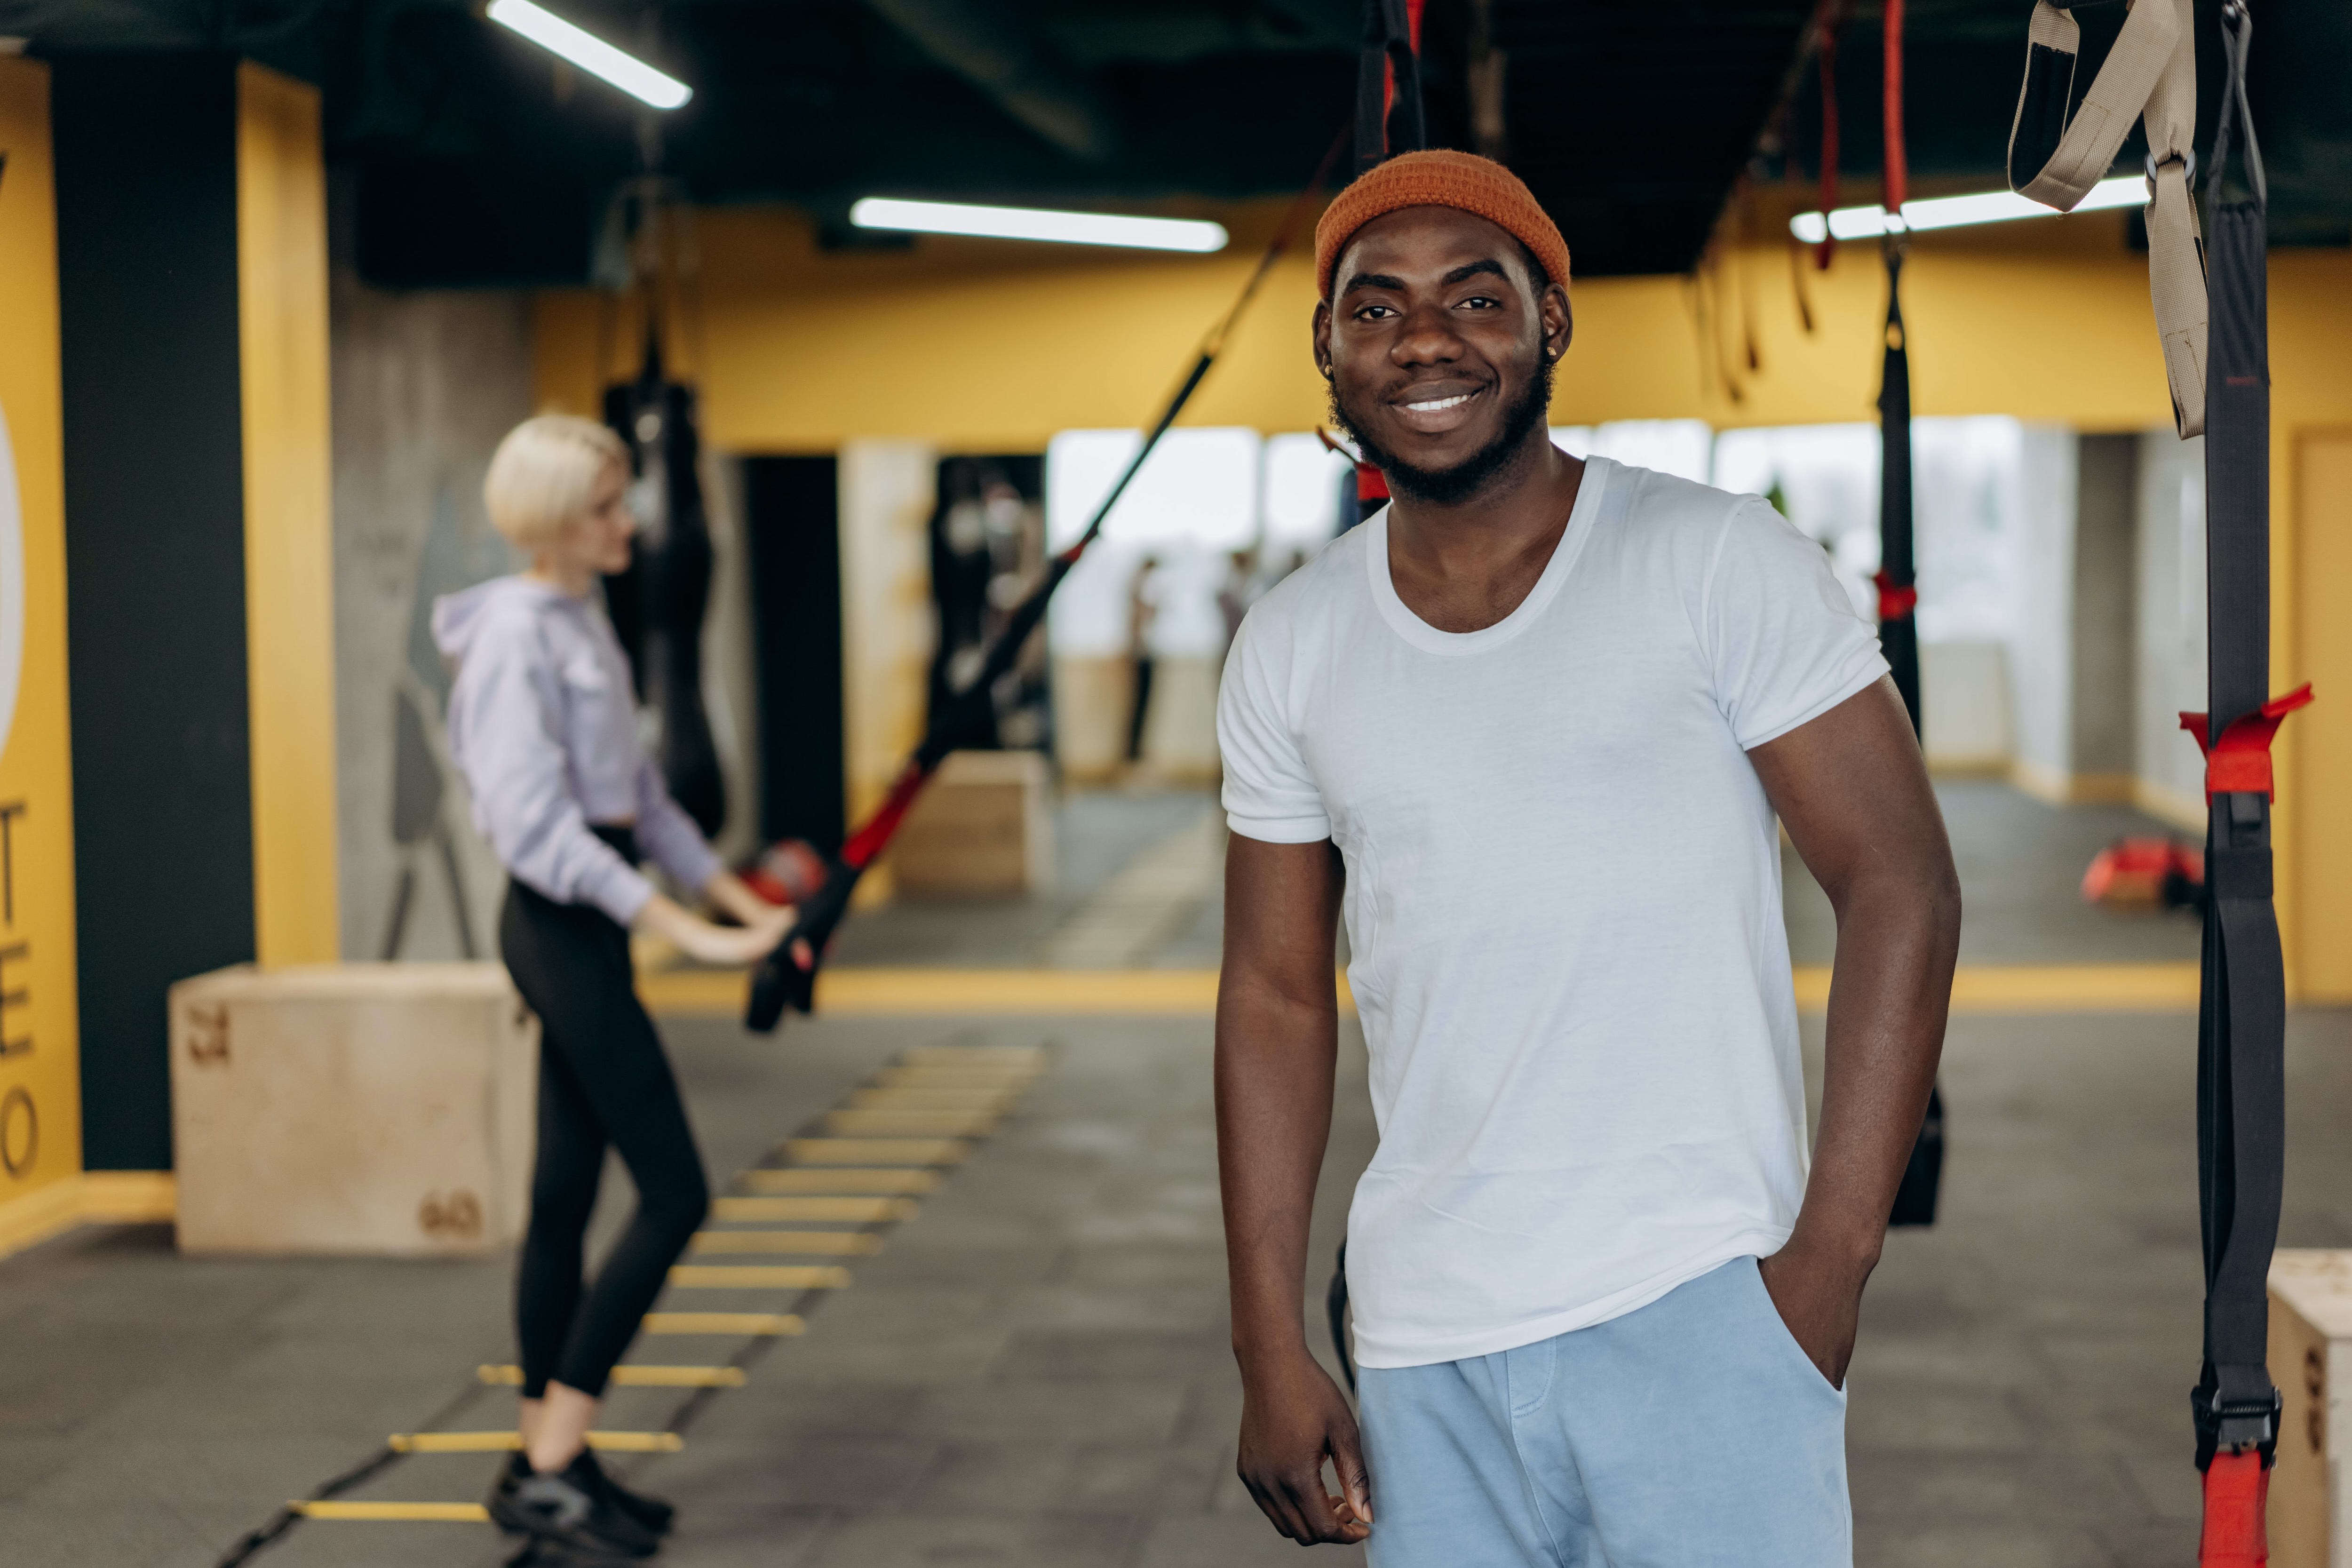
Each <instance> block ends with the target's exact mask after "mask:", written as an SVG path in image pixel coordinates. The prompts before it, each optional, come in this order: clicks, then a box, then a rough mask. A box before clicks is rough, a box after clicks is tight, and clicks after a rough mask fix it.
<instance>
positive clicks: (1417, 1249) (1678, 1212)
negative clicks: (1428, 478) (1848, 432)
mask: <svg viewBox="0 0 2352 1568" xmlns="http://www.w3.org/2000/svg"><path fill="white" fill-rule="evenodd" d="M1885 670H1886V663H1885V659H1883V658H1880V656H1879V651H1878V641H1877V637H1876V635H1875V633H1874V629H1873V628H1872V627H1871V626H1868V625H1866V624H1865V623H1864V622H1863V621H1862V620H1860V619H1859V618H1857V617H1856V616H1855V615H1854V612H1853V605H1852V603H1851V602H1850V601H1849V600H1848V598H1847V597H1846V594H1845V590H1844V589H1843V588H1842V587H1840V586H1839V585H1838V582H1837V579H1836V578H1835V577H1834V576H1833V575H1832V574H1831V571H1830V564H1829V560H1828V557H1827V556H1826V555H1825V554H1824V553H1823V552H1822V548H1821V546H1819V545H1818V544H1815V543H1813V542H1811V541H1810V540H1808V539H1806V538H1805V537H1804V536H1803V535H1801V534H1800V533H1798V532H1797V531H1796V530H1794V529H1792V528H1790V526H1789V525H1788V524H1787V523H1786V522H1784V521H1781V520H1780V517H1779V516H1778V515H1777V514H1776V513H1775V512H1774V511H1773V510H1772V509H1771V508H1770V507H1769V506H1768V505H1767V504H1766V503H1765V502H1764V501H1762V500H1759V499H1758V498H1756V497H1754V496H1733V495H1728V494H1726V493H1725V492H1723V491H1721V490H1717V489H1708V488H1707V487H1706V486H1704V485H1697V484H1693V483H1690V482H1689V481H1687V480H1684V479H1674V478H1671V477H1669V476H1667V475H1664V474H1657V473H1652V472H1650V471H1649V470H1647V469H1643V468H1627V467H1625V466H1623V465H1622V464H1618V463H1612V462H1610V461H1609V460H1607V459H1605V458H1592V459H1591V460H1590V462H1589V464H1588V466H1587V468H1586V469H1585V473H1584V483H1583V488H1582V489H1581V491H1580V494H1579V495H1578V497H1577V500H1576V506H1575V510H1574V511H1573V512H1572V513H1571V515H1570V519H1569V525H1568V530H1567V532H1566V533H1565V535H1564V536H1563V537H1562V538H1561V540H1560V542H1559V548H1558V549H1557V550H1556V551H1555V552H1553V554H1552V558H1551V561H1550V563H1549V565H1547V566H1546V567H1545V568H1544V573H1543V575H1542V577H1541V578H1539V579H1538V581H1537V583H1536V585H1535V588H1534V590H1533V591H1532V592H1530V593H1529V594H1528V596H1527V599H1526V602H1525V603H1523V604H1521V605H1519V607H1518V608H1517V609H1516V610H1514V611H1512V612H1511V614H1510V615H1509V616H1507V617H1505V618H1504V619H1503V620H1502V621H1500V622H1498V623H1496V625H1494V626H1488V627H1487V628H1486V629H1485V630H1484V631H1476V632H1462V633H1454V632H1442V631H1439V630H1437V629H1435V628H1434V627H1433V626H1429V625H1428V624H1427V623H1426V622H1424V621H1423V620H1422V619H1421V618H1420V617H1418V616H1415V615H1414V614H1413V613H1412V611H1411V610H1409V609H1407V608H1406V607H1405V605H1404V603H1403V601H1402V600H1401V599H1399V598H1398V597H1397V594H1396V589H1395V587H1394V586H1393V585H1392V584H1391V582H1390V579H1389V561H1388V514H1387V513H1386V512H1385V511H1383V512H1382V513H1381V514H1380V515H1379V516H1377V517H1374V518H1372V519H1371V520H1370V521H1367V522H1366V523H1365V524H1364V525H1363V526H1362V527H1360V528H1358V529H1355V530H1353V531H1350V532H1349V533H1347V534H1344V535H1342V536H1341V537H1340V538H1339V540H1338V541H1336V542H1333V543H1332V544H1331V545H1330V546H1328V548H1327V549H1325V550H1324V551H1323V552H1322V553H1321V554H1320V555H1318V557H1317V558H1316V559H1315V560H1314V562H1313V563H1310V564H1308V565H1307V566H1306V567H1304V568H1302V569H1301V570H1299V571H1298V572H1297V573H1294V574H1292V575H1291V576H1290V577H1289V578H1288V579H1287V580H1286V581H1285V582H1284V583H1283V584H1281V585H1280V586H1279V587H1277V588H1276V589H1275V590H1274V591H1273V592H1271V593H1269V594H1268V595H1266V596H1265V598H1264V599H1262V600H1260V601H1259V602H1258V603H1257V605H1255V607H1253V608H1252V609H1251V611H1250V614H1249V616H1248V618H1247V620H1245V621H1244V623H1243V625H1242V629H1241V634H1240V636H1239V637H1237V638H1236V639H1235V640H1234V648H1233V652H1232V653H1231V655H1230V656H1228V658H1227V659H1226V662H1225V673H1224V684H1223V691H1222V693H1221V694H1220V696H1219V700H1218V711H1217V735H1218V740H1219V742H1220V744H1221V745H1222V746H1223V752H1224V766H1225V784H1224V805H1225V810H1226V814H1227V818H1228V820H1229V821H1230V823H1231V825H1232V827H1233V830H1234V832H1235V833H1238V834H1242V835H1244V836H1245V837H1251V838H1256V839H1260V840H1263V841H1265V842H1269V843H1276V844H1302V843H1313V842H1316V841H1318V840H1320V839H1323V838H1327V837H1328V838H1329V839H1331V840H1332V841H1333V842H1335V843H1336V844H1337V845H1338V846H1339V850H1340V852H1341V854H1342V855H1343V856H1344V857H1345V858H1346V862H1347V870H1348V877H1347V894H1346V904H1345V913H1346V919H1347V922H1348V940H1349V946H1350V948H1351V949H1352V951H1353V962H1352V963H1350V964H1349V969H1348V979H1349V985H1350V987H1351V988H1352V990H1353V991H1354V994H1355V1000H1356V1007H1357V1012H1358V1015H1359V1016H1360V1018H1361V1020H1362V1023H1363V1028H1364V1038H1365V1043H1366V1044H1367V1045H1368V1046H1369V1047H1370V1053H1371V1091H1372V1109H1373V1111H1374V1113H1375V1115H1376V1116H1377V1117H1378V1119H1379V1122H1380V1131H1381V1142H1380V1150H1379V1152H1378V1153H1377V1154H1376V1155H1375V1156H1374V1157H1373V1160H1372V1163H1371V1166H1370V1169H1368V1170H1367V1171H1366V1172H1365V1173H1364V1176H1363V1180H1362V1181H1361V1182H1360V1183H1359V1184H1358V1185H1357V1188H1356V1197H1355V1204H1354V1206H1353V1207H1352V1208H1351V1209H1350V1211H1349V1217H1348V1283H1349V1293H1350V1296H1351V1299H1352V1301H1353V1304H1354V1308H1355V1314H1356V1353H1357V1355H1358V1357H1359V1359H1360V1362H1361V1363H1362V1364H1364V1365H1366V1366H1373V1367H1394V1366H1416V1365H1421V1364H1424V1363H1433V1362H1444V1361H1458V1360H1461V1359H1464V1358H1465V1357H1469V1356H1477V1355H1486V1354H1491V1353H1493V1352H1496V1351H1502V1350H1508V1349H1511V1348H1512V1347H1514V1346H1517V1345H1524V1344H1531V1343H1534V1342H1537V1341H1538V1340H1544V1339H1549V1337H1551V1336H1552V1335H1554V1334H1559V1333H1565V1332H1567V1331H1570V1330H1571V1329H1578V1328H1583V1327H1586V1326H1588V1325H1590V1324H1592V1323H1597V1322H1601V1321H1606V1320H1608V1319H1610V1318H1613V1317H1616V1316H1618V1315H1619V1314H1621V1313H1624V1312H1630V1311H1632V1310H1634V1309H1635V1308H1637V1307H1641V1306H1643V1305H1645V1304H1647V1303H1648V1302H1651V1301H1654V1300H1657V1299H1658V1298H1659V1297H1661V1296H1663V1295H1664V1294H1665V1293H1666V1292H1667V1291H1669V1290H1671V1289H1674V1288H1675V1286H1677V1285H1680V1284H1682V1283H1684V1282H1685V1281H1686V1280H1689V1279H1696V1278H1697V1277H1698V1276H1699V1275H1701V1274H1704V1273H1706V1271H1707V1270H1709V1269H1710V1268H1715V1267H1716V1266H1717V1265H1718V1264H1721V1263H1724V1262H1726V1261H1727V1260H1729V1259H1731V1258H1740V1257H1747V1256H1760V1255H1763V1254H1766V1253H1769V1252H1772V1251H1775V1250H1777V1249H1778V1248H1779V1247H1780V1244H1781V1243H1782V1242H1783V1241H1785V1240H1786V1239H1787V1238H1788V1235H1789V1232H1790V1228H1791V1226H1793V1225H1794V1223H1795V1221H1796V1216H1797V1206H1798V1204H1799V1201H1800V1200H1801V1197H1802V1194H1803V1189H1804V1178H1805V1136H1804V1134H1805V1100H1804V1088H1803V1079H1802V1076H1801V1068H1800V1065H1799V1058H1798V1047H1797V1018H1796V1005H1795V999H1794V996H1793V994H1792V991H1791V985H1790V973H1789V942H1788V934H1787V931H1786V930H1785V929H1784V928H1783V926H1782V924H1781V916H1780V848H1779V838H1778V835H1777V833H1776V831H1775V827H1774V822H1773V815H1772V809H1771V806H1770V805H1769V804H1768V803H1767V801H1766V800H1765V797H1764V791H1763V787H1762V785H1761V784H1760V783H1759V781H1758V779H1757V776H1756V770H1755V768H1754V766H1753V765H1752V764H1751V763H1749V762H1748V757H1747V755H1746V752H1747V749H1748V748H1749V747H1752V746H1757V745H1760V744H1762V743H1763V742H1767V741H1769V740H1771V739H1773V738H1774V737H1776V736H1778V735H1781V734H1784V733H1786V732H1787V731H1790V730H1793V729H1795V728H1796V727H1797V726H1798V725H1800V724H1802V723H1804V722H1805V721H1807V720H1810V719H1812V718H1815V717H1817V716H1819V715H1820V714H1822V713H1823V712H1825V711H1827V710H1829V709H1831V708H1833V707H1835V706H1836V705H1837V704H1838V703H1840V702H1843V701H1844V700H1846V699H1847V698H1849V697H1852V696H1853V695H1854V694H1855V693H1856V692H1858V691H1860V690H1862V689H1864V687H1866V686H1868V685H1870V684H1871V683H1872V682H1873V681H1874V680H1876V679H1878V678H1879V677H1880V676H1881V675H1883V674H1885Z"/></svg>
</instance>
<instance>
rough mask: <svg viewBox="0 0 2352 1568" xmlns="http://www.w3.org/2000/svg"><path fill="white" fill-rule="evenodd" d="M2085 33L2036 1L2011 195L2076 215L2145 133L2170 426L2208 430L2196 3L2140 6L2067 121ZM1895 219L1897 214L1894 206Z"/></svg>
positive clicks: (2012, 148) (2062, 11)
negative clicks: (2197, 194)
mask: <svg viewBox="0 0 2352 1568" xmlns="http://www.w3.org/2000/svg"><path fill="white" fill-rule="evenodd" d="M2081 47H2082V29H2081V27H2080V26H2077V25H2076V23H2075V21H2074V13H2073V12H2072V11H2070V10H2068V9H2066V8H2065V7H2063V6H2059V5H2051V4H2050V0H2036V4H2035V5H2034V7H2033V21H2032V27H2031V29H2030V30H2029V32H2028V34H2027V42H2026V47H2025V80H2024V82H2023V84H2022V85H2021V87H2020V88H2019V89H2018V94H2017V113H2016V116H2015V118H2014V119H2012V120H2011V122H2010V131H2009V184H2010V188H2011V190H2014V191H2017V192H2019V193H2020V194H2021V195H2026V196H2029V197H2031V198H2032V199H2033V200H2035V201H2037V202H2041V203H2042V204H2043V205H2047V206H2053V207H2056V208H2057V209H2058V210H2059V211H2061V212H2071V211H2073V210H2074V206H2075V205H2076V204H2077V203H2079V202H2080V201H2082V199H2083V198H2084V196H2086V195H2090V192H2091V187H2092V186H2093V185H2095V184H2098V183H2099V181H2100V180H2102V179H2104V178H2105V177H2106V173H2107V169H2108V166H2109V165H2111V164H2112V163H2114V162H2115V158H2116V150H2117V149H2118V148H2120V147H2121V146H2122V145H2123V142H2124V137H2125V136H2126V135H2127V134H2128V133H2129V132H2130V131H2131V127H2132V121H2134V120H2138V121H2141V122H2142V123H2143V124H2144V125H2145V126H2146V127H2147V145H2148V155H2147V177H2148V184H2149V193H2150V196H2151V200H2150V201H2149V204H2148V207H2147V274H2148V289H2149V292H2150V294H2151V295H2152V296H2153V298H2154V300H2155V303H2156V329H2157V334H2158V338H2159V339H2160V340H2161V341H2162V343H2163V347H2164V376H2165V380H2166V381H2167V382H2168V383H2169V384H2171V388H2172V417H2173V423H2174V424H2175V425H2176V426H2179V431H2180V434H2181V436H2182V437H2184V438H2186V437H2190V436H2194V435H2197V434H2199V433H2200V431H2202V430H2203V429H2204V428H2205V312H2206V303H2205V279H2204V271H2203V268H2201V266H2200V263H2199V260H2198V255H2197V211H2196V208H2195V207H2194V206H2193V205H2191V204H2190V202H2189V179H2190V178H2191V176H2193V175H2194V174H2196V170H2197V159H2196V153H2194V151H2193V150H2192V148H2191V142H2192V140H2193V139H2194V137H2195V135H2196V132H2197V48H2196V37H2195V17H2194V16H2192V14H2191V3H2190V0H2134V4H2133V5H2132V7H2131V12H2130V15H2129V16H2126V18H2125V20H2124V28H2123V32H2122V33H2121V34H2119V35H2118V36H2117V37H2116V44H2115V47H2114V48H2113V49H2112V50H2111V51H2109V53H2108V55H2107V60H2106V64H2105V65H2104V66H2102V67H2100V68H2099V74H2098V77H2097V79H2095V80H2094V81H2093V82H2092V83H2091V90H2090V91H2089V93H2088V94H2086V95H2085V96H2084V100H2083V106H2082V107H2081V108H2080V109H2079V110H2075V111H2074V116H2073V119H2072V121H2071V122H2070V121H2069V119H2068V116H2067V112H2066V111H2067V107H2068V105H2069V103H2070V102H2071V101H2072V100H2073V97H2074V61H2075V57H2076V55H2077V54H2078V53H2079V52H2080V50H2081ZM1889 210H1890V211H1892V210H1894V209H1893V208H1891V207H1890V208H1889Z"/></svg>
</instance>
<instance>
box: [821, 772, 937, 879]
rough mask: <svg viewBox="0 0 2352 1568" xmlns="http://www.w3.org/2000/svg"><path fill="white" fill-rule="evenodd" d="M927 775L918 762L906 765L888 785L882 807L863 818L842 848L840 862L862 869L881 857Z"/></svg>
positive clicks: (920, 789)
mask: <svg viewBox="0 0 2352 1568" xmlns="http://www.w3.org/2000/svg"><path fill="white" fill-rule="evenodd" d="M930 776H931V775H930V774H929V773H926V772H924V771H923V769H922V767H921V765H920V764H919V763H908V764H907V770H906V772H904V773H900V774H899V775H898V782H897V783H895V784H892V785H891V786H890V793H889V795H887V796H885V797H884V799H883V802H882V805H881V807H880V808H879V809H878V810H877V811H876V812H875V813H874V815H873V816H869V817H867V818H866V826H863V827H861V828H859V829H858V830H857V833H856V837H853V838H851V839H850V841H849V842H848V843H846V844H845V845H843V846H842V847H841V858H842V859H843V860H844V861H845V862H847V863H848V864H849V865H852V866H861V867H862V866H864V865H865V864H866V862H867V861H868V860H871V859H873V858H874V857H876V856H877V855H879V854H881V853H882V851H883V850H884V849H885V848H887V847H888V846H889V843H890V836H891V835H892V834H894V833H896V832H898V819H899V818H900V817H902V816H906V815H907V808H908V806H910V805H914V804H915V797H916V796H917V795H920V794H921V793H922V790H923V784H924V781H926V780H927V779H929V777H930Z"/></svg>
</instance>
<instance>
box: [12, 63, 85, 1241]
mask: <svg viewBox="0 0 2352 1568" xmlns="http://www.w3.org/2000/svg"><path fill="white" fill-rule="evenodd" d="M0 158H5V164H0V321H5V323H6V325H5V329H0V1251H5V1249H6V1248H7V1247H10V1246H12V1245H15V1244H16V1242H17V1240H18V1239H19V1238H21V1237H27V1236H35V1235H39V1234H43V1233H45V1232H47V1231H48V1230H52V1229H55V1228H56V1227H57V1226H56V1222H57V1220H58V1219H59V1218H60V1217H63V1216H64V1215H67V1214H68V1213H69V1212H72V1211H73V1210H74V1208H75V1207H76V1205H78V1204H79V1192H78V1183H77V1182H76V1181H75V1180H74V1179H73V1178H75V1177H77V1176H78V1175H79V1172H80V1170H81V1085H80V1073H79V1034H78V1019H77V1009H76V1005H75V994H74V879H73V779H72V751H71V747H70V745H69V743H68V731H67V710H66V568H65V455H64V445H63V443H64V436H63V426H62V422H61V421H62V414H61V408H60V402H61V393H60V390H59V385H58V271H57V258H58V239H57V203H56V198H55V191H54V187H53V185H52V183H51V163H50V155H49V79H48V69H47V67H46V66H42V65H39V64H37V63H35V62H34V61H31V60H26V59H23V58H0ZM52 1210H54V1211H55V1213H51V1212H49V1211H52Z"/></svg>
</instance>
